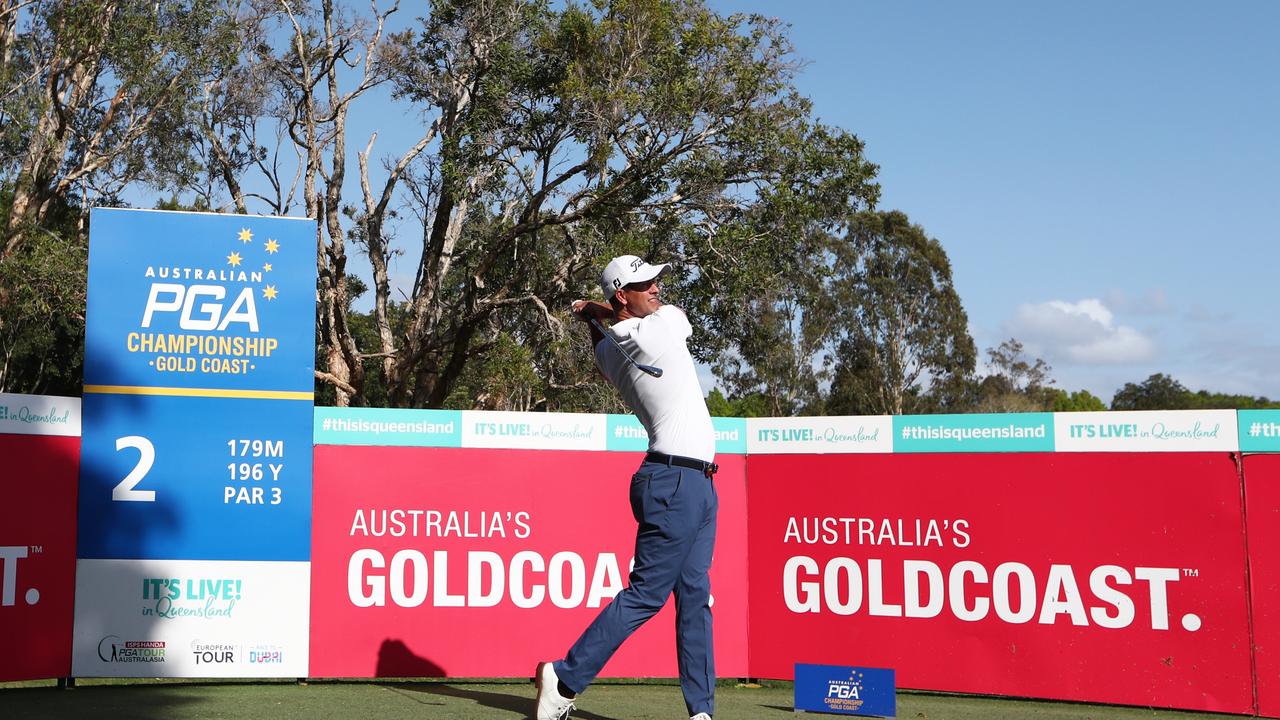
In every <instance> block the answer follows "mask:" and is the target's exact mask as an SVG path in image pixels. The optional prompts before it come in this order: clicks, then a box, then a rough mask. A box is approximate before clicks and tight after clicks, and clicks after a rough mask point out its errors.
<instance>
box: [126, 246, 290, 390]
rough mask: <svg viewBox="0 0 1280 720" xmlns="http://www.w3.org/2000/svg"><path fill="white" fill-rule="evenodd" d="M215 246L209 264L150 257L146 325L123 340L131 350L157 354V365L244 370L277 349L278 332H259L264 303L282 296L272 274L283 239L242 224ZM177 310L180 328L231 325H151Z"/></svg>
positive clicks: (232, 371)
mask: <svg viewBox="0 0 1280 720" xmlns="http://www.w3.org/2000/svg"><path fill="white" fill-rule="evenodd" d="M214 251H215V252H217V253H218V254H219V257H218V258H217V259H215V260H213V261H211V262H209V263H208V265H207V266H205V267H183V266H163V265H162V266H156V265H147V266H146V268H145V270H144V271H143V277H144V278H146V279H148V280H151V287H150V290H149V292H148V294H147V302H146V306H145V307H144V309H143V312H142V321H141V324H140V328H139V330H137V331H135V332H130V333H128V334H127V335H126V336H125V346H126V349H127V350H128V352H130V353H141V354H144V355H148V356H154V357H151V359H150V360H148V362H147V364H148V365H149V366H151V367H152V368H154V369H155V370H156V371H157V372H162V373H168V372H172V373H197V372H198V373H202V374H230V375H245V374H249V373H252V372H253V371H254V370H255V369H256V365H255V360H257V359H259V358H269V357H271V355H272V353H273V352H275V351H276V349H277V348H278V347H279V344H280V343H279V340H278V339H276V338H273V337H258V336H256V334H257V333H259V332H260V328H259V321H258V306H259V304H260V303H268V304H269V303H273V302H275V301H276V300H277V299H278V298H279V297H280V290H278V289H277V287H276V284H275V283H274V282H272V279H271V278H272V272H273V271H274V269H275V268H274V265H273V261H274V260H275V259H276V255H277V254H278V253H279V252H280V251H281V243H280V242H279V241H278V240H275V239H273V238H266V239H261V240H260V239H258V238H256V237H254V234H253V232H252V231H251V230H249V229H248V228H241V229H240V231H239V233H238V234H237V236H236V237H235V238H234V239H232V240H229V241H228V242H227V244H226V246H225V247H220V248H216V249H215V250H214ZM224 253H225V254H224ZM174 314H176V315H177V320H178V328H179V329H180V330H183V331H188V332H193V333H194V332H201V333H224V332H227V331H230V333H229V334H227V335H220V334H209V335H204V334H199V335H197V334H185V333H167V332H157V331H155V330H154V329H153V324H156V323H157V321H158V320H159V318H161V317H164V316H168V317H172V316H173V315H174ZM235 332H247V333H253V334H254V335H255V336H244V335H235V334H234V333H235Z"/></svg>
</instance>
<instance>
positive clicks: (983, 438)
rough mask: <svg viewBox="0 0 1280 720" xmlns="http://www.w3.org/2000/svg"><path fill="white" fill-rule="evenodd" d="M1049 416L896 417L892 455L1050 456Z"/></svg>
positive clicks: (1051, 428) (1022, 414) (1050, 430)
mask: <svg viewBox="0 0 1280 720" xmlns="http://www.w3.org/2000/svg"><path fill="white" fill-rule="evenodd" d="M1053 447H1054V444H1053V413H1011V414H1007V415H899V416H895V417H894V418H893V451H894V452H895V453H899V452H905V453H913V452H914V453H926V452H953V453H954V452H1053Z"/></svg>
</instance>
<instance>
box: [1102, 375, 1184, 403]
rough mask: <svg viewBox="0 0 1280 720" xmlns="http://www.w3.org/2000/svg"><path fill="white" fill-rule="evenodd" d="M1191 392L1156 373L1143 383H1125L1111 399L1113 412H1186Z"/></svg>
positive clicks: (1166, 376) (1178, 383) (1171, 379)
mask: <svg viewBox="0 0 1280 720" xmlns="http://www.w3.org/2000/svg"><path fill="white" fill-rule="evenodd" d="M1190 395H1191V392H1190V391H1189V390H1187V388H1186V387H1184V386H1183V384H1182V383H1180V382H1178V381H1177V380H1174V379H1173V378H1171V377H1169V376H1168V375H1165V374H1164V373H1155V374H1154V375H1152V376H1150V377H1148V378H1147V379H1146V380H1143V381H1142V382H1141V383H1138V384H1134V383H1125V384H1124V387H1122V388H1120V389H1119V390H1117V391H1116V394H1115V397H1113V398H1111V409H1112V410H1185V409H1188V408H1189V407H1190Z"/></svg>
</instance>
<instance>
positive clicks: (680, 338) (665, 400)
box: [595, 305, 716, 462]
mask: <svg viewBox="0 0 1280 720" xmlns="http://www.w3.org/2000/svg"><path fill="white" fill-rule="evenodd" d="M605 332H607V333H611V334H612V335H613V337H614V338H615V339H616V340H617V341H618V343H619V344H620V345H622V347H624V348H626V350H627V352H629V353H630V354H631V357H633V358H635V360H636V362H638V363H641V364H644V365H654V366H657V367H660V368H662V377H658V378H655V377H652V376H650V375H647V374H645V373H643V372H641V371H640V370H638V369H636V367H635V366H633V365H631V364H630V363H628V362H627V361H626V358H624V357H623V356H622V353H621V352H619V351H618V349H617V348H616V347H614V345H613V343H611V342H609V341H608V339H602V340H601V341H600V342H599V343H597V344H596V348H595V355H596V364H597V365H598V366H599V367H600V370H601V372H603V373H604V376H605V377H606V378H608V379H609V382H611V383H613V386H614V387H616V388H618V392H619V393H621V394H622V399H623V401H624V402H626V404H627V407H629V408H631V411H632V412H634V413H635V415H636V418H638V419H639V420H640V424H641V425H644V429H645V430H646V431H647V432H648V433H649V449H650V450H652V451H654V452H662V453H667V454H668V455H683V456H684V457H691V458H696V459H698V460H703V461H705V462H711V461H713V460H714V459H715V454H716V438H715V431H714V430H713V428H712V427H711V414H710V413H709V412H707V403H706V401H704V400H703V399H702V386H701V385H699V383H698V372H697V369H696V368H695V366H694V364H693V356H692V355H690V354H689V346H688V340H689V337H690V336H691V335H692V334H693V328H692V326H690V325H689V319H688V318H687V317H685V314H684V311H682V310H681V309H680V308H678V307H676V306H674V305H663V306H661V307H659V308H658V309H657V310H656V311H655V312H653V313H652V314H650V315H647V316H645V317H643V318H628V319H626V320H622V321H620V322H617V323H614V324H613V326H612V327H610V328H607V329H606V330H605Z"/></svg>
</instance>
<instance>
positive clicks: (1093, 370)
mask: <svg viewBox="0 0 1280 720" xmlns="http://www.w3.org/2000/svg"><path fill="white" fill-rule="evenodd" d="M712 6H713V7H715V8H716V9H717V10H719V11H721V12H725V13H729V12H758V13H761V14H764V15H768V16H771V17H778V18H780V19H782V20H783V21H785V22H787V23H789V24H790V26H791V31H790V37H791V38H792V41H793V43H794V45H795V49H796V54H797V55H798V56H799V57H800V58H802V59H804V60H805V61H807V64H806V66H805V68H804V70H803V71H802V73H801V75H800V78H799V87H800V90H801V92H803V93H804V94H805V95H807V96H808V97H810V98H811V99H812V100H813V102H814V107H815V112H816V114H817V115H818V116H819V117H820V118H821V119H822V121H823V122H826V123H829V124H832V125H838V126H841V127H843V128H845V129H847V130H850V131H853V132H854V133H856V134H857V135H858V136H859V137H861V138H862V139H863V140H864V141H865V142H866V145H867V151H866V154H867V157H868V158H869V159H870V160H871V161H873V162H875V163H878V164H879V165H880V182H881V185H882V188H883V194H882V200H881V204H880V207H881V208H884V209H890V208H896V209H901V210H903V211H905V212H906V213H907V214H908V215H909V216H910V217H911V218H912V220H913V221H915V222H917V223H919V224H921V225H923V226H924V228H925V229H926V230H927V231H928V232H929V234H930V235H932V236H934V237H936V238H938V239H939V240H940V241H941V242H942V244H943V247H945V248H946V250H947V252H948V254H949V255H950V257H951V260H952V263H953V267H954V276H955V282H956V287H957V289H958V290H959V293H960V296H961V299H962V300H963V302H964V305H965V308H966V310H967V311H968V314H969V320H970V324H971V331H972V333H973V336H974V340H975V341H976V342H977V343H978V346H979V348H981V349H984V350H985V349H986V348H988V347H992V346H994V345H997V344H999V343H1000V342H1001V340H1003V339H1005V338H1008V337H1016V338H1018V339H1019V340H1021V341H1022V342H1023V343H1024V344H1025V345H1026V346H1027V348H1028V350H1029V351H1030V352H1032V353H1033V354H1034V355H1036V356H1038V357H1043V358H1044V359H1045V360H1047V361H1048V362H1049V363H1050V364H1051V365H1052V366H1053V373H1052V374H1053V377H1054V378H1056V379H1057V386H1058V387H1061V388H1063V389H1066V390H1077V389H1082V388H1083V389H1087V390H1089V391H1090V392H1092V393H1094V394H1095V395H1097V396H1099V397H1100V398H1102V399H1103V400H1104V401H1107V402H1109V401H1110V400H1111V397H1112V395H1113V394H1114V393H1115V391H1116V390H1117V389H1118V388H1119V387H1120V386H1121V385H1123V384H1124V383H1125V382H1140V381H1142V380H1144V379H1146V378H1147V377H1148V376H1149V375H1151V374H1152V373H1156V372H1164V373H1167V374H1170V375H1172V376H1173V377H1175V378H1176V379H1178V380H1179V381H1180V382H1182V383H1183V384H1184V385H1186V386H1188V387H1189V388H1191V389H1193V390H1199V389H1208V390H1213V391H1220V392H1239V393H1246V394H1251V395H1267V396H1269V397H1271V398H1273V399H1275V398H1280V368H1278V367H1277V366H1278V365H1280V362H1278V361H1280V322H1277V321H1276V315H1277V311H1278V310H1280V289H1278V283H1277V282H1276V278H1277V272H1278V266H1280V262H1278V261H1280V219H1278V212H1280V171H1278V170H1277V169H1278V168H1280V138H1278V137H1277V132H1280V82H1278V80H1277V78H1278V75H1277V73H1278V72H1280V43H1277V42H1276V35H1275V33H1276V30H1277V29H1280V3H1278V2H1265V1H1258V2H1238V1H1236V2H1220V3H1208V2H1197V3H1191V2H1163V1H1162V2H1154V1H1145V2H1135V1H1126V2H1092V1H1090V2H1080V1H1076V2H1070V3H1028V2H985V1H983V2H960V3H958V2H934V1H927V2H926V1H923V0H907V1H899V2H889V1H887V0H878V1H876V2H867V1H856V2H789V3H779V2H765V1H763V0H714V1H713V2H712Z"/></svg>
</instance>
